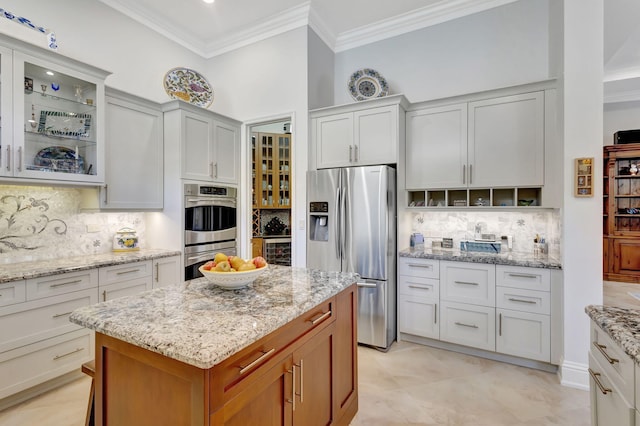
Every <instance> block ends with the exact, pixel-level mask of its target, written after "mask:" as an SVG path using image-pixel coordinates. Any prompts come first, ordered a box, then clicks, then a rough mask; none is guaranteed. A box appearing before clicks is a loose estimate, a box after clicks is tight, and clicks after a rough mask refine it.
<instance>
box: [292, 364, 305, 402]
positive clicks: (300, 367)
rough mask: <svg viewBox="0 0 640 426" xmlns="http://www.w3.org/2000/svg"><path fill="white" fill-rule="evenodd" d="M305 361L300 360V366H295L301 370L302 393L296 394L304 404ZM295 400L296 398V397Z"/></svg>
mask: <svg viewBox="0 0 640 426" xmlns="http://www.w3.org/2000/svg"><path fill="white" fill-rule="evenodd" d="M302 362H303V360H302V359H301V360H300V365H296V364H293V365H294V367H298V368H299V369H300V393H296V394H295V395H298V396H299V397H300V403H301V404H302V403H303V402H304V390H303V388H304V366H303V364H302ZM294 398H295V397H294Z"/></svg>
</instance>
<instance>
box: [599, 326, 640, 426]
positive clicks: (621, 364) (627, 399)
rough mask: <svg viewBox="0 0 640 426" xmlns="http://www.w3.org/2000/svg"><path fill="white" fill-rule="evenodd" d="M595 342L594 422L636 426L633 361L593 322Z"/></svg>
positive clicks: (600, 425)
mask: <svg viewBox="0 0 640 426" xmlns="http://www.w3.org/2000/svg"><path fill="white" fill-rule="evenodd" d="M591 341H592V345H591V346H590V349H589V375H590V376H591V378H590V382H589V387H590V390H591V424H592V425H594V426H605V425H625V426H626V425H628V426H634V424H637V418H636V417H637V416H636V410H635V408H634V404H635V403H634V394H635V387H636V383H635V380H634V376H635V374H634V368H635V367H634V362H633V360H632V359H631V357H630V356H629V355H627V354H626V353H625V352H624V350H623V349H622V348H621V347H620V346H619V345H618V344H616V343H615V342H614V341H613V340H612V339H611V338H610V337H609V336H608V335H607V334H606V333H605V332H604V331H603V330H602V329H601V328H600V327H599V326H598V325H597V324H596V323H595V322H593V321H591ZM636 379H637V378H636Z"/></svg>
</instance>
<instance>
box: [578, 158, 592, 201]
mask: <svg viewBox="0 0 640 426" xmlns="http://www.w3.org/2000/svg"><path fill="white" fill-rule="evenodd" d="M574 186H575V192H574V195H575V196H576V197H593V157H589V158H576V161H575V185H574Z"/></svg>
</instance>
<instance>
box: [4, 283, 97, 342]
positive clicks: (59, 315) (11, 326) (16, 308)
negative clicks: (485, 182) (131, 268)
mask: <svg viewBox="0 0 640 426" xmlns="http://www.w3.org/2000/svg"><path fill="white" fill-rule="evenodd" d="M97 296H98V295H97V291H96V290H95V289H89V290H82V291H76V292H73V293H69V294H62V295H59V296H52V297H48V298H47V299H44V300H34V301H30V302H25V303H20V304H16V305H11V306H7V307H5V308H2V309H0V329H1V330H2V341H1V342H0V353H1V352H5V351H8V350H10V349H14V348H17V347H19V346H24V345H27V344H30V343H34V342H37V341H39V340H44V339H47V338H50V337H53V336H56V335H59V334H62V333H68V332H70V331H73V330H77V329H79V328H80V326H79V325H76V324H73V323H71V322H69V314H71V312H72V311H74V310H75V309H77V308H80V307H82V306H87V305H91V304H93V303H97V302H98V297H97Z"/></svg>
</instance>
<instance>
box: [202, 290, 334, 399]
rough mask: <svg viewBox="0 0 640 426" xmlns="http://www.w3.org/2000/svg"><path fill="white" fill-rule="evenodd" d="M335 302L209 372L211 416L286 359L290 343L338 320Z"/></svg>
mask: <svg viewBox="0 0 640 426" xmlns="http://www.w3.org/2000/svg"><path fill="white" fill-rule="evenodd" d="M335 300H336V299H335V297H333V298H331V299H329V300H327V301H325V302H324V303H322V304H320V305H318V306H316V307H315V308H313V309H311V310H310V311H308V312H307V313H305V314H303V315H301V316H300V317H299V318H297V319H295V320H293V321H292V322H290V323H289V324H287V325H285V326H284V327H282V328H280V329H278V330H276V331H274V332H273V333H271V334H269V335H267V336H265V337H263V338H262V339H260V340H258V341H257V342H255V343H253V344H251V345H250V346H248V347H246V348H245V349H243V350H241V351H240V352H238V353H237V354H235V355H233V356H232V357H230V358H228V359H226V360H224V361H222V362H221V363H220V364H218V365H217V366H215V367H213V369H211V370H210V374H211V376H210V377H211V379H210V392H209V395H210V396H209V399H210V408H211V412H213V411H215V410H216V409H218V408H219V407H220V406H221V405H222V404H223V403H224V402H226V401H228V400H230V399H231V398H233V397H234V396H236V395H237V394H238V393H239V392H241V391H242V390H243V389H246V388H247V387H248V386H250V385H251V384H252V383H253V382H254V381H255V380H257V378H259V377H260V374H254V373H255V372H256V371H258V370H260V369H261V367H262V366H267V365H269V366H270V365H271V364H272V363H273V362H274V361H277V360H279V359H281V358H282V356H283V355H286V353H284V352H283V351H284V349H285V348H287V347H288V346H289V345H290V344H291V343H293V342H295V341H298V340H299V339H302V338H303V337H304V338H305V339H306V338H310V337H311V336H315V335H316V334H317V333H318V332H320V331H321V330H323V329H324V328H325V327H327V326H329V325H330V324H333V323H334V322H335V317H336V310H335V307H336V302H335ZM254 376H255V377H254Z"/></svg>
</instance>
